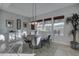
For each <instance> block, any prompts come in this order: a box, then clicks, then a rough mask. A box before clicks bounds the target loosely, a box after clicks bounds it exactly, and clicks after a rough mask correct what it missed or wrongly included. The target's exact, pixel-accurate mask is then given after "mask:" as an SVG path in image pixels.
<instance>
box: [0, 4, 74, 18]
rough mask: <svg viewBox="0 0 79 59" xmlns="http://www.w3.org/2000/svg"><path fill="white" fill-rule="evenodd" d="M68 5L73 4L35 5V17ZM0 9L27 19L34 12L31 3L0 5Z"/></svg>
mask: <svg viewBox="0 0 79 59" xmlns="http://www.w3.org/2000/svg"><path fill="white" fill-rule="evenodd" d="M70 5H73V3H36V15H41V14H45V13H48V12H51V11H55V10H58V9H61V8H65V7H67V6H70ZM0 8H1V9H3V10H5V11H8V12H12V13H16V14H19V15H22V16H27V17H32V16H33V15H34V10H35V9H34V4H33V3H0Z"/></svg>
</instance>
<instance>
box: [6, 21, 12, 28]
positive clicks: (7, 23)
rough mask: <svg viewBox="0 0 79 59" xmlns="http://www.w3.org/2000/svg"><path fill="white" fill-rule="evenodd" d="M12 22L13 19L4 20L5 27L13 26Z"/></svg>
mask: <svg viewBox="0 0 79 59" xmlns="http://www.w3.org/2000/svg"><path fill="white" fill-rule="evenodd" d="M13 23H14V20H6V27H8V28H12V27H13Z"/></svg>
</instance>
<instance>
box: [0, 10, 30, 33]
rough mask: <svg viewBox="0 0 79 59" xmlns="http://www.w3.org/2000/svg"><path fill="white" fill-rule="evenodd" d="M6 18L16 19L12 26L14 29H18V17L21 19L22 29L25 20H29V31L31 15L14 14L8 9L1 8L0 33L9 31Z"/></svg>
mask: <svg viewBox="0 0 79 59" xmlns="http://www.w3.org/2000/svg"><path fill="white" fill-rule="evenodd" d="M6 19H9V20H14V25H13V26H14V27H13V28H11V29H12V30H15V31H16V30H17V26H16V25H17V22H16V21H17V19H21V30H22V29H23V27H22V26H23V22H27V28H26V29H27V31H29V29H30V28H29V24H28V23H29V22H30V18H29V17H24V16H21V15H17V14H13V13H10V12H7V11H3V10H0V34H5V33H7V28H6Z"/></svg>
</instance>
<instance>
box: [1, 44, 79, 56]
mask: <svg viewBox="0 0 79 59" xmlns="http://www.w3.org/2000/svg"><path fill="white" fill-rule="evenodd" d="M33 52H34V54H33V55H35V56H79V50H74V49H71V48H70V46H66V45H63V44H58V43H51V45H50V46H47V45H46V46H44V47H43V48H40V49H34V50H33V49H30V48H29V46H28V44H24V45H23V52H22V54H25V55H26V54H32V53H33ZM3 54H4V55H5V54H6V53H3ZM15 54H16V53H15ZM0 55H1V54H0ZM12 55H13V54H12ZM16 55H18V54H16ZM20 55H21V54H20Z"/></svg>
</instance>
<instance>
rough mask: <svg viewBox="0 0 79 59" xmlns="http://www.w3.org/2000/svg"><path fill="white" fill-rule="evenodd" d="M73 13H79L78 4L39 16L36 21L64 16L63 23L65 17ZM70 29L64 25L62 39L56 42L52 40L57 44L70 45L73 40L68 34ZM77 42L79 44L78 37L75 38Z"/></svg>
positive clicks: (69, 26)
mask: <svg viewBox="0 0 79 59" xmlns="http://www.w3.org/2000/svg"><path fill="white" fill-rule="evenodd" d="M49 7H50V6H49ZM73 13H79V4H74V5H71V6H68V7H66V8H62V9H60V10H56V11H52V12H49V13H46V14H42V15H39V16H37V19H43V18H47V17H52V18H53V17H54V16H61V15H64V16H65V19H64V21H65V20H66V18H67V16H70V15H72V14H73ZM71 29H72V26H71V25H67V24H66V23H65V27H64V37H62V38H60V40H59V39H57V40H54V41H55V42H58V43H62V44H66V45H70V41H72V39H73V37H72V35H69V32H70V30H71ZM77 41H78V42H79V39H78V37H77Z"/></svg>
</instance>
